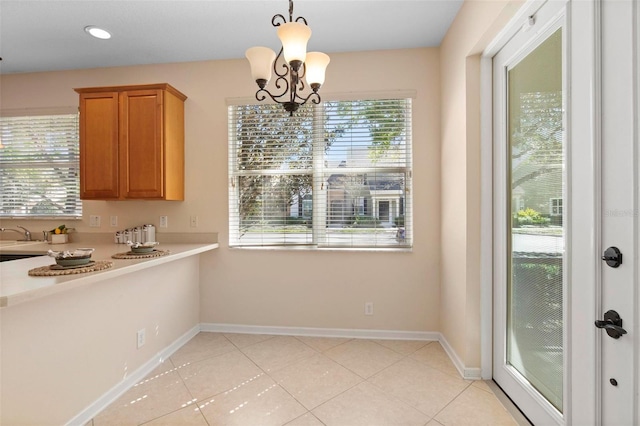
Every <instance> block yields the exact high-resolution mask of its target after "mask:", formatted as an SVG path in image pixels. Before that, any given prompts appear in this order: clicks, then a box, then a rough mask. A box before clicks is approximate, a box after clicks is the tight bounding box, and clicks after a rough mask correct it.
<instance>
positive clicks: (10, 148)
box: [0, 113, 82, 218]
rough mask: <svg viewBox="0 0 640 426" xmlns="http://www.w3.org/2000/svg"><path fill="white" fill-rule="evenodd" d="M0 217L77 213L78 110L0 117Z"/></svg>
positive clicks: (33, 216)
mask: <svg viewBox="0 0 640 426" xmlns="http://www.w3.org/2000/svg"><path fill="white" fill-rule="evenodd" d="M0 132H1V133H0V140H1V142H2V148H0V187H1V188H2V192H1V195H0V217H27V218H38V217H42V218H50V217H74V218H79V217H82V202H81V200H80V178H79V173H78V171H79V162H80V147H79V136H78V114H77V113H73V114H48V115H30V116H25V115H21V116H2V117H0Z"/></svg>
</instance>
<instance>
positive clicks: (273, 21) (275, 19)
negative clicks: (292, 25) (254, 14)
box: [271, 13, 287, 27]
mask: <svg viewBox="0 0 640 426" xmlns="http://www.w3.org/2000/svg"><path fill="white" fill-rule="evenodd" d="M278 19H280V20H282V22H278ZM286 23H287V18H285V17H284V16H282V15H281V14H280V13H278V14H275V15H273V18H271V25H273V26H274V27H279V26H280V25H282V24H286Z"/></svg>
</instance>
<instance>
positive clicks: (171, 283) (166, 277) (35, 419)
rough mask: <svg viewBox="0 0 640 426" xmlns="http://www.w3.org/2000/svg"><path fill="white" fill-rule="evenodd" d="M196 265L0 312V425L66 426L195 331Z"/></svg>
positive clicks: (167, 267) (181, 263)
mask: <svg viewBox="0 0 640 426" xmlns="http://www.w3.org/2000/svg"><path fill="white" fill-rule="evenodd" d="M198 263H199V257H198V256H191V257H188V258H185V259H180V260H176V261H173V262H170V263H166V264H163V265H160V266H157V267H154V268H152V269H146V270H144V271H138V272H134V273H131V274H128V275H124V276H121V277H118V278H117V279H113V280H107V281H103V282H99V283H95V284H91V285H89V286H86V287H79V288H76V289H74V290H73V291H68V292H64V293H59V294H56V295H53V296H49V297H45V298H42V299H37V300H35V301H31V302H26V303H22V304H19V305H15V306H10V307H4V308H2V309H0V336H1V337H2V357H1V369H0V371H1V382H0V388H1V389H2V392H1V393H0V408H1V409H0V424H2V425H20V424H31V425H61V424H65V423H67V422H68V421H69V420H71V419H72V418H73V417H74V416H76V415H77V414H78V413H80V412H81V411H82V410H83V409H85V408H86V407H87V406H89V405H90V404H92V403H94V402H95V401H96V400H97V399H98V398H100V397H102V396H103V394H104V393H105V392H107V391H108V390H110V389H112V388H113V387H114V386H116V385H117V384H119V383H120V382H121V381H122V380H124V379H126V378H127V377H128V376H129V375H131V374H132V373H133V372H135V371H136V370H137V369H138V368H140V367H141V366H142V365H143V364H145V363H146V362H147V361H149V360H150V359H152V358H153V357H154V356H155V355H156V354H157V353H158V352H159V351H161V350H163V349H165V348H166V347H167V346H169V345H170V344H171V343H173V342H174V341H176V340H177V339H178V338H180V337H181V336H183V335H184V334H185V333H187V332H188V331H190V330H191V329H193V328H194V327H195V326H197V325H198V322H199V318H198V310H199V309H198V303H199V268H198ZM25 274H26V270H25ZM143 328H144V329H145V330H146V343H145V345H144V346H143V347H141V348H140V349H137V347H136V344H137V340H136V332H137V331H138V330H140V329H143Z"/></svg>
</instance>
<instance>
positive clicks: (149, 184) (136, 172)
mask: <svg viewBox="0 0 640 426" xmlns="http://www.w3.org/2000/svg"><path fill="white" fill-rule="evenodd" d="M162 120H163V92H162V90H134V91H126V92H122V93H120V148H121V150H120V164H121V167H122V170H121V172H120V179H121V189H122V192H123V197H124V198H147V199H148V198H162V197H164V163H165V162H164V155H165V154H164V146H163V143H164V135H163V122H162Z"/></svg>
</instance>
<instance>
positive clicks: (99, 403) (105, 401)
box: [67, 325, 200, 426]
mask: <svg viewBox="0 0 640 426" xmlns="http://www.w3.org/2000/svg"><path fill="white" fill-rule="evenodd" d="M199 332H200V325H196V326H195V327H193V328H192V329H191V330H189V331H187V332H186V333H185V334H183V335H182V336H180V337H179V338H178V339H176V340H175V341H174V342H173V343H171V344H170V345H169V346H167V347H166V348H164V349H163V350H161V351H160V352H158V353H157V354H156V355H155V356H154V357H153V358H151V359H150V360H149V361H147V362H146V363H144V364H143V365H141V366H140V368H138V369H137V370H136V371H134V372H133V373H132V374H131V375H129V376H128V377H127V378H125V379H124V380H123V381H121V382H120V383H118V384H117V385H116V386H114V387H113V388H111V389H110V390H108V391H107V392H106V393H105V394H104V395H102V396H101V397H100V398H98V399H97V400H96V401H94V402H93V403H92V404H91V405H89V406H88V407H87V408H85V409H84V410H82V411H81V412H80V413H78V414H77V415H76V416H75V417H74V418H72V419H71V420H69V422H67V426H82V425H85V424H87V423H88V422H89V421H91V419H93V418H94V417H95V416H96V415H97V414H98V413H100V412H101V411H102V410H104V409H105V408H107V407H108V406H109V405H110V404H111V403H113V401H115V400H116V399H118V398H119V397H120V396H121V395H122V394H124V393H125V392H126V391H128V390H129V389H130V388H131V387H132V386H133V385H135V384H136V383H138V382H139V381H141V380H142V379H144V378H145V377H146V376H147V375H148V374H149V373H151V372H152V371H153V370H154V369H155V368H156V367H157V366H158V365H160V364H161V363H162V362H164V361H165V360H166V359H167V358H169V357H170V356H171V355H172V354H173V353H174V352H175V351H177V350H178V349H180V348H181V347H182V346H183V345H184V344H185V343H187V342H188V341H189V340H191V339H192V338H193V337H194V336H195V335H196V334H198V333H199Z"/></svg>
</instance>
